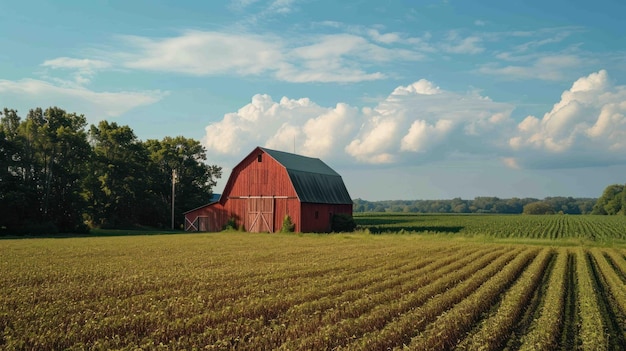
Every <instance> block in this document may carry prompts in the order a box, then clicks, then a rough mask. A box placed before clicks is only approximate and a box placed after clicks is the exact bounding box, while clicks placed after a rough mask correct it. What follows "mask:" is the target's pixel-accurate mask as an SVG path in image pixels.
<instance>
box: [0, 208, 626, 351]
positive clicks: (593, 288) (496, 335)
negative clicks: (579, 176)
mask: <svg viewBox="0 0 626 351" xmlns="http://www.w3.org/2000/svg"><path fill="white" fill-rule="evenodd" d="M447 217H449V218H441V220H438V219H439V218H431V223H436V222H438V223H439V224H432V225H429V227H430V231H429V232H430V233H433V232H437V233H439V234H430V235H421V234H414V235H371V234H365V233H362V232H361V233H355V234H332V235H316V234H304V235H298V234H248V233H237V232H229V233H209V234H180V235H151V236H121V237H120V236H118V237H88V238H63V239H5V240H0V272H1V274H0V349H7V350H12V349H29V350H59V349H75V350H82V349H93V350H108V349H137V348H141V349H163V350H166V349H193V348H197V349H209V350H231V349H237V350H259V349H282V350H318V349H338V350H385V349H408V350H445V349H449V350H452V349H458V350H473V349H479V348H480V349H492V350H498V349H503V348H508V349H510V350H541V349H543V350H555V349H556V350H558V349H564V350H567V349H577V348H581V349H589V350H596V349H599V350H605V349H609V350H610V349H615V350H621V349H623V347H624V345H626V335H625V333H624V331H625V330H626V329H625V327H626V322H625V318H624V317H625V316H626V286H625V282H626V245H624V244H621V243H617V244H616V243H613V244H612V245H607V244H606V242H600V241H597V240H595V241H594V240H589V241H587V240H585V241H584V242H583V243H582V244H580V243H578V242H574V241H570V240H567V239H554V240H552V241H545V240H536V243H538V244H535V243H533V242H532V240H530V239H525V240H520V242H521V243H515V242H513V241H512V240H511V239H510V238H507V239H498V238H493V236H489V235H484V236H479V235H478V234H477V235H476V237H471V236H470V235H458V234H457V235H451V234H450V233H451V232H450V231H446V230H439V231H434V230H432V229H433V228H435V227H440V229H441V228H445V227H446V226H448V224H446V223H445V221H446V220H448V221H451V222H452V216H447ZM491 217H492V216H485V217H484V218H491ZM520 217H521V216H520ZM551 217H557V216H551ZM484 218H483V219H484ZM497 218H498V219H497V220H496V221H499V220H500V217H497ZM537 218H541V217H537ZM597 218H604V219H608V218H609V217H597ZM364 219H366V218H359V219H358V221H359V222H361V225H364V224H363V221H362V220H364ZM370 219H371V220H372V222H376V221H378V222H377V224H376V225H378V226H383V225H385V224H384V223H383V222H381V219H380V218H377V217H375V216H372V217H370ZM422 219H424V218H422ZM432 219H435V221H434V222H433V221H432ZM483 219H481V218H478V219H477V221H478V222H475V223H474V222H472V223H469V224H468V223H465V224H462V225H461V224H458V225H457V226H459V227H463V228H462V229H460V230H459V231H458V232H457V233H460V234H462V233H463V231H464V230H466V229H467V228H472V226H478V224H477V223H479V222H480V221H479V220H483ZM366 220H367V219H366ZM463 220H467V219H465V218H463V219H459V220H458V221H457V223H464V222H463ZM470 220H471V221H473V220H475V219H473V218H472V219H470ZM522 220H523V219H522ZM545 220H552V219H551V218H545ZM406 223H409V222H406ZM423 223H427V222H423ZM581 223H582V222H581ZM608 223H613V222H608ZM616 223H617V222H616ZM395 224H396V225H398V224H399V222H397V223H395ZM370 225H372V223H370ZM499 225H500V224H499ZM502 225H504V224H502ZM592 225H593V224H592ZM612 225H614V224H607V226H612ZM424 226H427V225H424ZM494 227H496V226H495V225H494ZM598 228H603V227H602V226H599V227H598ZM600 230H601V229H598V230H597V231H598V232H600ZM622 230H623V227H622ZM465 234H467V233H465ZM544 237H545V236H544ZM597 237H598V236H596V239H597ZM487 239H488V240H487ZM546 242H547V244H546ZM529 243H532V244H529Z"/></svg>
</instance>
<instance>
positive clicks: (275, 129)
mask: <svg viewBox="0 0 626 351" xmlns="http://www.w3.org/2000/svg"><path fill="white" fill-rule="evenodd" d="M513 109H514V106H513V105H510V104H506V103H500V102H495V101H492V100H491V99H490V98H489V97H486V96H482V95H481V94H480V93H478V92H475V91H470V92H465V93H458V92H452V91H448V90H445V89H443V88H441V87H439V86H437V85H436V84H434V83H433V82H431V81H428V80H425V79H421V80H419V81H416V82H414V83H412V84H409V85H406V86H398V87H396V88H395V89H393V90H392V92H391V93H390V94H389V95H388V96H387V97H386V98H384V99H381V100H380V101H378V103H377V104H376V105H375V106H374V107H371V108H370V107H363V108H358V107H355V106H350V105H348V104H345V103H338V104H337V105H335V106H331V107H325V106H320V105H318V104H316V103H315V102H313V101H311V100H310V99H307V98H303V99H290V98H287V97H283V98H282V99H280V101H274V100H273V99H272V98H271V97H270V96H268V95H255V96H254V97H253V98H252V101H251V102H250V103H249V104H247V105H245V106H243V107H242V108H240V109H239V110H238V111H237V112H233V113H228V114H226V115H224V117H223V118H222V119H221V120H219V121H217V122H214V123H212V124H210V125H209V126H207V127H206V137H205V140H204V143H205V146H206V147H207V149H208V151H209V153H211V154H212V155H214V156H216V157H218V158H219V157H221V159H222V160H228V161H229V162H235V161H236V160H237V158H238V157H240V155H241V154H242V153H244V152H246V151H248V150H250V149H252V148H253V147H254V146H256V145H261V146H266V147H270V148H274V149H279V150H284V151H293V148H294V142H295V148H296V152H297V153H300V154H304V155H307V156H312V157H322V158H324V159H328V160H329V161H331V162H335V163H341V164H371V165H401V164H412V165H415V164H423V163H428V162H434V161H441V160H445V159H450V158H459V157H461V158H468V157H469V158H475V157H478V158H491V159H493V160H499V161H500V162H502V163H503V164H504V165H506V166H508V167H509V168H511V169H523V168H546V167H552V168H557V167H561V168H562V167H566V168H567V167H570V168H571V167H584V166H589V165H607V164H617V163H625V162H626V156H624V155H626V153H625V152H624V151H626V86H613V85H612V84H611V82H610V80H609V78H608V74H607V72H606V71H604V70H601V71H598V72H596V73H592V74H590V75H588V76H586V77H582V78H580V79H578V80H576V81H575V82H574V83H573V84H572V85H571V88H570V89H568V90H566V91H564V92H563V94H562V95H561V99H560V100H559V101H558V102H557V103H555V104H554V106H553V107H552V109H551V110H550V111H549V112H547V113H546V114H545V115H544V116H543V118H537V117H534V116H527V117H526V118H524V119H523V120H521V121H517V122H516V121H514V119H513V118H512V117H511V114H512V111H513ZM220 155H221V156H220Z"/></svg>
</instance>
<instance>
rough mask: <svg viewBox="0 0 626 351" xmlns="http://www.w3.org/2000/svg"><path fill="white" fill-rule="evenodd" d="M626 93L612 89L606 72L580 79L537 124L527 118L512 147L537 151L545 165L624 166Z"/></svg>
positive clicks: (512, 139)
mask: <svg viewBox="0 0 626 351" xmlns="http://www.w3.org/2000/svg"><path fill="white" fill-rule="evenodd" d="M625 116H626V87H625V86H616V87H614V86H612V85H611V84H610V81H609V78H608V74H607V72H606V71H605V70H600V71H598V72H596V73H592V74H590V75H588V76H586V77H581V78H580V79H578V80H577V81H576V82H574V84H572V87H571V88H570V89H568V90H566V91H564V92H563V94H562V95H561V100H560V101H559V102H557V103H556V104H555V105H554V106H553V108H552V110H551V111H550V112H548V113H546V114H545V115H544V116H543V118H541V119H539V118H536V117H534V116H528V117H526V119H524V120H523V121H522V122H521V123H519V125H518V128H517V129H518V132H517V135H515V136H513V137H512V138H510V140H509V145H510V146H511V147H512V148H513V149H514V150H518V151H524V150H534V151H535V152H536V153H537V154H534V155H532V157H534V158H535V159H537V160H534V161H533V160H530V161H529V162H535V163H541V159H544V158H545V159H554V158H555V157H558V158H560V159H561V160H567V162H570V163H572V164H576V165H578V164H581V163H584V162H585V160H587V161H589V162H593V163H615V162H624V161H626V157H625V156H624V151H626V143H625V142H624V140H626V117H625Z"/></svg>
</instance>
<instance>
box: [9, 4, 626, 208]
mask: <svg viewBox="0 0 626 351" xmlns="http://www.w3.org/2000/svg"><path fill="white" fill-rule="evenodd" d="M624 13H626V2H623V1H607V0H599V1H578V0H568V1H562V0H554V1H545V0H543V1H534V0H529V1H523V2H521V1H500V0H493V1H491V0H489V1H480V0H476V1H462V0H447V1H441V0H437V1H435V0H432V1H430V0H429V1H418V0H415V1H399V0H397V1H391V0H387V1H385V0H376V1H371V0H361V1H354V0H352V1H351V0H347V1H335V0H332V1H326V0H320V1H315V0H231V1H184V0H180V1H159V0H151V1H147V0H134V1H124V0H121V1H118V0H109V1H99V0H93V1H83V0H80V1H72V0H65V1H36V0H33V1H31V0H24V1H8V0H0V108H3V107H7V108H11V109H16V110H18V113H19V115H20V116H22V118H24V117H25V116H26V114H27V113H28V110H29V109H32V108H36V107H42V108H44V109H45V108H46V107H49V106H58V107H61V108H63V109H64V110H66V111H68V112H76V113H79V114H84V115H85V116H86V118H87V121H88V123H90V124H98V122H99V121H101V120H107V121H109V122H116V123H118V124H119V125H128V126H129V127H130V128H132V129H133V130H134V132H135V134H136V135H137V137H138V138H139V139H140V140H147V139H162V138H164V137H166V136H171V137H175V136H178V135H182V136H184V137H187V138H192V139H195V140H198V141H200V142H201V143H202V144H203V145H204V146H205V147H206V150H207V162H208V163H210V164H217V165H219V166H222V167H223V169H224V175H223V177H222V179H221V180H220V181H219V182H218V185H217V187H216V189H215V191H216V192H218V193H219V192H220V191H221V190H222V189H223V187H224V185H225V183H226V181H227V179H228V176H229V174H230V170H231V169H232V167H234V166H235V165H236V164H237V163H238V162H239V161H241V160H242V159H243V158H244V157H245V156H246V155H247V154H248V153H249V152H250V151H252V149H253V148H254V147H255V146H264V147H268V148H271V149H276V150H282V151H287V152H296V153H298V154H302V155H306V156H311V157H317V158H320V159H322V160H323V161H324V162H326V163H327V164H328V165H329V166H331V167H332V168H334V169H335V170H336V171H337V172H339V173H340V174H341V175H342V177H343V179H344V181H345V183H346V186H347V188H348V191H349V192H350V195H351V196H352V197H353V198H361V199H366V200H371V201H376V200H389V199H406V200H411V199H451V198H454V197H461V198H464V199H472V198H474V197H476V196H497V197H500V198H511V197H536V198H544V197H548V196H573V197H599V196H600V195H601V193H602V191H603V189H604V188H605V187H606V186H608V185H610V184H615V183H621V184H623V183H626V26H624V21H623V18H624Z"/></svg>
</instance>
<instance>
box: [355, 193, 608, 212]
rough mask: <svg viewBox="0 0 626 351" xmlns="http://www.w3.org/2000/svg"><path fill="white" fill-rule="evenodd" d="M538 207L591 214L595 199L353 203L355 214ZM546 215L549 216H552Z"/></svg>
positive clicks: (511, 210)
mask: <svg viewBox="0 0 626 351" xmlns="http://www.w3.org/2000/svg"><path fill="white" fill-rule="evenodd" d="M531 203H539V204H541V205H540V206H542V207H544V208H549V211H551V212H552V213H564V214H588V213H591V211H592V209H593V206H594V204H595V203H596V199H586V198H573V197H547V198H545V199H543V200H539V199H535V198H523V199H519V198H512V199H500V198H498V197H485V196H481V197H476V198H474V199H473V200H463V199H461V198H455V199H452V200H389V201H374V202H372V201H366V200H362V199H356V200H354V212H403V213H501V214H516V213H523V212H524V207H525V206H527V205H529V204H531ZM549 211H547V212H549Z"/></svg>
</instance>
